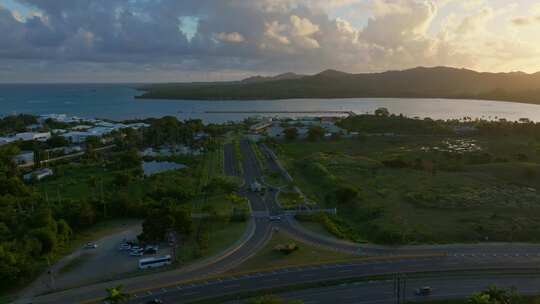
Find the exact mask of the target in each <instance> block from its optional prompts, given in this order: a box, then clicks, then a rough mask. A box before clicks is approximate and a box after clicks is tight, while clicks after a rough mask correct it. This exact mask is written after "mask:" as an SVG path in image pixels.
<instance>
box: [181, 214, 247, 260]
mask: <svg viewBox="0 0 540 304" xmlns="http://www.w3.org/2000/svg"><path fill="white" fill-rule="evenodd" d="M199 224H200V223H197V225H199ZM205 225H207V224H206V223H205ZM246 225H247V222H229V223H210V238H209V242H208V244H209V247H208V250H207V251H206V252H205V253H204V255H202V256H201V255H200V253H199V252H198V248H197V243H196V241H195V239H189V240H187V241H186V242H185V244H184V245H183V246H181V247H180V248H179V252H178V259H179V262H180V264H179V266H182V265H185V264H189V263H192V262H194V261H196V260H198V259H201V258H204V257H209V256H212V255H215V254H218V253H220V252H221V251H223V250H225V249H227V248H228V247H229V246H232V245H233V244H234V243H235V242H236V241H237V240H238V239H240V238H241V237H242V235H243V234H244V232H245V230H246Z"/></svg>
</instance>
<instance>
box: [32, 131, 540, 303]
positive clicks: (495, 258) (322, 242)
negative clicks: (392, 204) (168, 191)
mask: <svg viewBox="0 0 540 304" xmlns="http://www.w3.org/2000/svg"><path fill="white" fill-rule="evenodd" d="M240 148H241V151H242V154H243V158H242V166H243V178H244V180H245V182H246V183H245V186H244V187H243V189H242V190H241V194H243V195H245V196H246V197H247V198H248V199H249V200H250V205H251V208H252V212H253V215H254V216H253V218H252V219H251V220H250V224H249V225H248V226H249V227H250V229H248V232H249V233H248V235H247V236H245V240H244V241H243V242H241V243H240V244H238V246H237V247H236V248H232V249H230V250H228V251H227V252H225V253H223V254H222V255H221V256H218V257H212V258H211V259H208V260H206V261H205V262H204V263H202V264H198V265H195V266H193V267H185V268H183V269H179V270H175V271H169V272H162V273H155V274H148V275H145V276H139V277H134V278H129V279H124V280H117V281H112V282H108V283H101V284H95V285H90V286H85V287H81V288H77V289H71V290H67V291H64V292H58V293H55V294H49V295H45V296H42V297H38V298H35V299H33V303H78V302H81V301H83V300H89V299H96V298H100V297H103V296H104V290H105V288H107V287H110V286H115V285H119V284H121V285H123V286H124V289H125V290H126V291H128V292H130V293H133V295H134V299H133V300H132V303H144V301H146V300H148V299H151V298H152V297H155V296H156V295H159V297H161V298H163V299H164V300H167V301H166V302H167V303H187V302H189V301H193V300H198V299H202V298H205V297H208V296H209V295H212V296H217V295H222V294H228V293H231V292H239V291H249V290H256V289H259V288H261V287H265V288H270V287H278V286H287V285H290V284H297V283H302V282H313V281H324V280H328V279H338V278H348V277H357V276H368V275H375V274H390V273H396V272H405V273H408V272H418V271H449V270H465V269H467V270H470V269H492V268H497V269H515V268H523V269H536V267H537V265H539V264H538V263H539V262H540V246H538V245H528V244H515V245H514V244H510V245H509V244H481V245H459V244H458V245H448V246H406V247H384V246H375V245H373V246H371V245H359V244H353V243H348V242H344V241H341V240H336V239H333V238H326V237H322V236H319V235H316V234H314V233H312V232H310V231H307V230H305V229H303V228H302V227H301V226H300V225H298V224H297V223H296V222H295V221H294V220H293V219H286V220H285V221H282V222H280V223H275V222H274V223H271V222H269V221H268V219H267V217H268V214H282V213H283V210H281V209H280V208H279V205H278V204H277V202H276V200H275V197H276V195H275V194H276V189H270V191H268V192H267V193H266V194H265V195H262V196H261V195H259V194H256V193H253V192H251V191H249V190H248V187H249V185H250V184H251V183H252V182H254V181H256V180H257V179H259V178H260V177H261V176H262V172H261V169H260V168H259V165H258V161H257V159H256V156H255V154H254V152H253V151H252V149H251V147H250V145H249V143H248V142H247V141H242V142H241V146H240ZM224 151H225V152H224V153H225V156H224V159H225V166H224V167H225V170H226V173H227V174H231V175H236V174H238V173H237V172H236V169H235V167H236V166H235V161H236V159H235V156H234V149H233V147H232V146H231V145H226V146H225V149H224ZM274 227H279V228H280V229H284V230H286V232H288V233H290V234H292V235H293V236H294V237H297V238H299V239H300V240H303V241H306V242H309V243H314V244H317V245H319V246H324V247H329V248H332V249H335V250H342V251H348V252H354V253H358V254H361V255H384V256H392V255H403V254H406V255H415V254H419V253H421V254H425V253H429V254H439V255H438V256H431V257H416V258H404V257H401V258H399V257H394V258H393V259H390V258H388V257H386V258H384V259H383V260H367V261H363V262H355V263H346V264H329V265H321V266H317V267H315V266H310V267H294V268H287V269H280V270H275V271H271V272H264V273H255V274H251V275H243V276H240V277H235V276H233V277H223V278H220V279H213V280H209V281H202V282H201V283H197V284H195V283H185V284H184V283H182V282H186V281H190V282H192V281H193V280H194V279H201V278H205V277H208V276H210V275H216V274H219V273H223V272H224V271H227V270H230V269H233V268H234V267H235V266H237V265H239V264H241V263H242V262H243V261H245V260H246V259H248V258H249V257H251V256H252V255H254V254H255V253H256V252H257V251H258V250H259V249H260V248H262V247H263V246H264V244H265V242H266V241H267V240H269V238H270V236H271V231H272V229H274ZM441 253H444V254H441ZM446 253H448V255H446Z"/></svg>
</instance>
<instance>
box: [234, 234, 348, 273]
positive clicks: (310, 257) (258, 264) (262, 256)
mask: <svg viewBox="0 0 540 304" xmlns="http://www.w3.org/2000/svg"><path fill="white" fill-rule="evenodd" d="M289 243H296V244H297V245H298V247H299V248H298V250H296V251H294V252H292V253H290V254H285V253H282V252H279V251H277V250H275V247H276V246H278V245H284V244H289ZM354 258H355V256H353V255H350V254H346V253H341V252H336V251H330V250H326V249H321V248H318V247H315V246H311V245H308V244H305V243H301V242H298V241H295V240H294V239H292V238H291V237H289V236H288V235H287V234H284V233H280V232H277V233H275V234H274V235H273V236H272V239H271V240H270V241H269V242H268V243H267V244H266V245H265V246H264V247H263V248H262V249H261V250H260V251H259V252H258V253H257V254H256V255H254V256H253V257H251V258H250V259H248V260H247V261H245V262H244V263H243V264H241V265H240V266H238V267H237V268H236V269H234V270H232V271H231V272H242V271H255V270H260V269H268V268H279V267H288V266H297V265H308V264H317V263H329V262H334V261H343V260H347V259H354Z"/></svg>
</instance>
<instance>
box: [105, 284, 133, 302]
mask: <svg viewBox="0 0 540 304" xmlns="http://www.w3.org/2000/svg"><path fill="white" fill-rule="evenodd" d="M106 290H107V294H108V296H107V297H106V298H105V299H103V301H105V302H107V303H111V304H117V303H125V302H127V301H128V300H129V298H130V295H129V294H127V293H124V292H122V285H118V286H116V287H111V288H107V289H106Z"/></svg>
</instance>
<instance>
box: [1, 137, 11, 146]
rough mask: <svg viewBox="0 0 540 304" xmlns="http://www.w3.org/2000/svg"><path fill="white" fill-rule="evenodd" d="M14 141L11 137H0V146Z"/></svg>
mask: <svg viewBox="0 0 540 304" xmlns="http://www.w3.org/2000/svg"><path fill="white" fill-rule="evenodd" d="M14 140H15V139H14V138H13V137H0V146H3V145H7V144H9V143H11V142H13V141H14Z"/></svg>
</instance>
